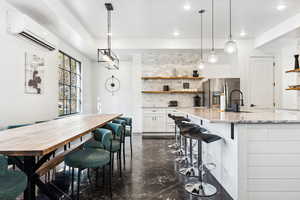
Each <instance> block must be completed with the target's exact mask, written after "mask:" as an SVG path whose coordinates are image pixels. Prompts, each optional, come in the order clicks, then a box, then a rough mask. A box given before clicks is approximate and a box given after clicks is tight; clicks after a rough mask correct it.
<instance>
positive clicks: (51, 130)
mask: <svg viewBox="0 0 300 200" xmlns="http://www.w3.org/2000/svg"><path fill="white" fill-rule="evenodd" d="M121 115H122V114H97V115H76V116H70V117H65V118H62V119H58V120H52V121H48V122H44V123H40V124H33V125H30V126H25V127H20V128H15V129H9V130H4V131H1V132H0V154H3V155H7V156H12V157H13V159H14V160H15V163H16V165H17V166H18V168H19V169H21V170H22V171H23V172H24V173H26V175H27V177H28V184H27V188H26V190H25V192H24V200H35V199H36V195H35V189H36V186H37V187H38V188H39V189H40V190H41V191H42V192H43V193H45V194H46V195H47V196H49V197H50V199H55V197H54V196H53V193H52V192H50V191H49V190H48V188H47V187H46V185H45V183H44V182H43V181H41V179H40V177H41V176H42V175H44V174H46V173H47V172H48V171H49V170H50V169H51V168H54V167H55V166H56V165H58V164H59V163H61V162H62V161H63V160H64V156H65V155H67V154H68V153H70V152H72V151H74V150H76V149H77V148H79V147H80V146H81V145H82V144H83V143H84V142H85V141H81V142H79V143H78V144H77V145H74V147H71V148H69V149H67V148H66V146H67V145H68V144H70V143H71V142H74V141H75V140H78V139H80V138H82V137H83V136H85V135H87V134H89V133H91V132H92V131H93V130H95V129H97V128H100V127H102V126H104V125H105V124H107V123H108V122H110V121H112V120H113V119H116V118H118V117H120V116H121ZM60 148H64V149H65V151H64V152H63V153H61V154H59V155H55V156H53V155H54V154H55V152H56V150H58V149H60ZM20 156H22V157H24V159H20Z"/></svg>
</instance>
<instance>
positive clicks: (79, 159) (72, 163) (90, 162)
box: [65, 135, 112, 200]
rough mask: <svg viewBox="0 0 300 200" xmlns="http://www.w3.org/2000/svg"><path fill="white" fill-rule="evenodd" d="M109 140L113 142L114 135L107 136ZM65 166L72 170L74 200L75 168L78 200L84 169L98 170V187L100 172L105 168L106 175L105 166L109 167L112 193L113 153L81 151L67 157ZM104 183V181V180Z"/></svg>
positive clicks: (91, 149) (88, 149)
mask: <svg viewBox="0 0 300 200" xmlns="http://www.w3.org/2000/svg"><path fill="white" fill-rule="evenodd" d="M105 137H108V139H107V140H112V135H110V136H109V135H106V136H105ZM65 164H66V165H67V166H69V167H71V168H72V184H71V191H72V193H71V197H72V199H74V168H77V169H78V176H77V198H76V199H77V200H79V197H80V181H81V172H82V171H83V170H84V169H96V172H97V175H96V185H97V183H98V170H99V168H103V170H104V171H103V173H104V174H105V166H106V165H110V166H109V189H110V195H112V193H111V153H110V152H109V151H107V150H105V149H99V148H86V149H79V150H76V151H74V152H72V153H70V154H68V155H67V156H66V157H65ZM103 181H104V179H103Z"/></svg>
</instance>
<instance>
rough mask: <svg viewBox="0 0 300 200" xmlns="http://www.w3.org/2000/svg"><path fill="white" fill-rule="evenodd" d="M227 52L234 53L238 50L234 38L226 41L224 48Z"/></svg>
mask: <svg viewBox="0 0 300 200" xmlns="http://www.w3.org/2000/svg"><path fill="white" fill-rule="evenodd" d="M224 50H225V52H226V53H228V54H234V53H236V52H237V44H236V42H235V41H233V40H228V41H227V42H226V43H225V48H224Z"/></svg>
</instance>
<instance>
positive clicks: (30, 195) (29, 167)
mask: <svg viewBox="0 0 300 200" xmlns="http://www.w3.org/2000/svg"><path fill="white" fill-rule="evenodd" d="M23 170H24V172H25V173H26V175H27V177H28V184H27V188H26V190H25V192H24V200H35V199H36V196H35V186H36V184H35V177H34V175H35V157H33V156H25V157H24V168H23Z"/></svg>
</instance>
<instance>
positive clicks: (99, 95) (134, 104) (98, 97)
mask: <svg viewBox="0 0 300 200" xmlns="http://www.w3.org/2000/svg"><path fill="white" fill-rule="evenodd" d="M131 58H132V59H129V60H125V61H122V60H121V62H120V70H108V69H106V68H105V67H104V66H103V65H102V64H99V63H94V64H93V80H94V83H93V84H94V93H95V95H94V101H95V104H94V107H93V109H94V110H96V112H101V113H122V114H124V116H129V117H133V121H134V123H133V131H134V132H141V123H142V121H141V114H140V112H141V106H142V104H141V98H140V96H141V94H140V91H141V88H140V87H141V83H140V82H141V78H140V77H141V75H140V57H139V56H134V55H133V56H132V57H131ZM112 75H113V76H114V77H115V78H117V79H119V80H120V90H119V91H117V92H115V93H114V94H113V95H112V94H111V93H110V92H108V91H107V90H106V89H105V83H106V80H107V79H109V78H111V77H112Z"/></svg>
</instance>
